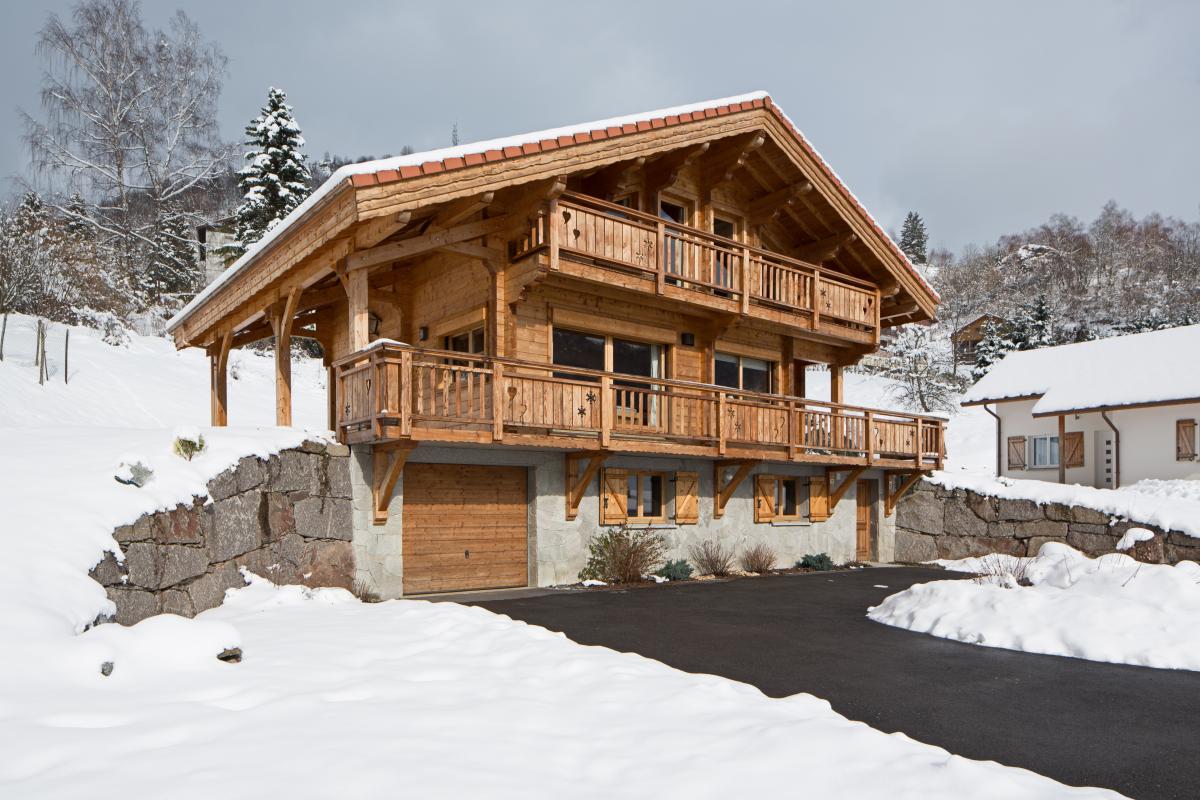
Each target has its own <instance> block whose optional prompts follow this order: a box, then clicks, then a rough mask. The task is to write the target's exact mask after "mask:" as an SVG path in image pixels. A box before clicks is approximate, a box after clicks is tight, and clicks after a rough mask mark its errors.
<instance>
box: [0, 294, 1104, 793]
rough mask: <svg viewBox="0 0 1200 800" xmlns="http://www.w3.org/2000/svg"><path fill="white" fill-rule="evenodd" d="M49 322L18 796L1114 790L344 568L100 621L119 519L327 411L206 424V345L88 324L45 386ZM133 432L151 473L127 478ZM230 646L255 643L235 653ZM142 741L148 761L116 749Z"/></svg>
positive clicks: (33, 398) (3, 431)
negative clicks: (365, 585)
mask: <svg viewBox="0 0 1200 800" xmlns="http://www.w3.org/2000/svg"><path fill="white" fill-rule="evenodd" d="M31 327H32V320H28V319H25V318H20V317H14V318H12V319H10V328H9V334H10V337H11V338H9V340H8V342H7V343H6V349H7V353H6V361H4V362H0V389H2V391H0V403H2V404H3V405H2V408H0V411H2V413H3V424H4V425H7V426H8V427H0V509H3V512H4V524H3V525H2V526H0V548H3V552H4V554H5V558H4V559H3V561H2V562H0V608H3V609H4V613H3V614H2V615H0V641H3V642H4V643H5V657H4V658H3V659H0V738H2V740H3V741H4V743H5V758H4V759H0V795H3V796H13V797H60V798H73V797H80V798H83V797H94V796H96V793H97V791H99V790H98V788H97V787H98V786H101V785H120V786H122V787H123V788H124V790H125V792H126V793H129V792H130V791H131V790H132V791H133V793H134V794H136V795H137V796H168V797H173V798H193V797H195V798H201V797H212V796H215V795H221V796H233V797H261V796H291V797H330V796H333V797H343V796H356V795H363V796H370V795H373V794H382V793H384V792H391V791H394V790H395V787H396V786H404V787H405V789H406V790H407V791H409V792H412V793H417V794H423V795H427V796H440V797H464V796H486V797H496V798H504V797H528V796H530V793H531V792H533V794H534V795H539V796H552V795H556V796H571V797H581V798H591V797H596V798H600V797H613V796H624V795H628V794H629V792H630V791H631V789H630V787H637V793H639V794H645V795H648V796H649V795H662V796H672V797H673V796H688V797H716V796H740V795H743V794H748V793H750V792H758V793H771V794H777V793H779V790H780V789H781V788H782V787H791V786H802V787H803V790H804V791H805V792H808V793H811V794H813V795H814V796H840V797H880V796H895V797H922V798H957V797H964V796H971V797H980V798H1007V797H1014V796H1020V797H1034V798H1060V797H1062V798H1066V797H1078V798H1100V797H1116V796H1117V795H1115V794H1113V793H1112V792H1108V791H1104V790H1096V789H1071V788H1069V787H1065V786H1062V785H1059V784H1057V783H1055V782H1053V781H1051V780H1049V779H1046V778H1043V777H1040V776H1038V775H1035V774H1033V773H1031V772H1028V771H1025V770H1020V769H1012V768H1007V767H1003V766H1000V765H997V764H995V763H991V762H979V761H972V760H968V759H964V758H961V757H958V756H954V755H951V754H949V753H947V752H946V751H944V750H942V749H940V748H936V747H932V746H928V745H924V744H921V743H918V742H914V741H912V740H910V739H908V738H907V737H905V736H904V735H902V734H891V735H888V734H884V733H882V732H879V731H876V730H873V729H872V728H870V727H869V726H867V725H865V724H863V723H858V722H851V721H849V720H847V719H845V718H844V717H841V716H840V715H838V714H836V713H834V712H833V711H832V710H831V709H830V707H829V705H828V704H827V703H826V702H824V701H822V700H819V699H817V698H815V697H812V696H810V695H806V694H800V695H796V696H793V697H789V698H783V699H771V698H768V697H766V696H764V695H763V694H761V693H760V692H759V691H758V690H756V689H754V688H753V687H750V686H747V685H745V684H741V683H737V682H735V681H730V680H726V679H723V678H718V677H714V676H708V675H690V674H687V673H684V672H680V671H678V670H674V669H671V668H669V667H667V666H665V665H663V664H660V663H657V662H654V661H651V660H648V659H644V658H641V657H639V656H636V655H632V654H621V653H617V652H614V651H612V650H608V649H605V648H598V647H583V646H581V645H577V644H574V643H572V642H570V641H569V640H567V639H566V638H565V637H564V636H562V635H561V634H555V633H551V632H549V631H547V630H544V629H542V628H537V627H531V626H528V625H525V624H523V623H517V622H513V621H512V620H510V619H508V618H506V617H501V616H497V615H495V614H492V613H490V612H487V611H484V610H482V609H477V608H468V607H464V606H458V605H455V604H452V603H437V604H433V603H426V602H420V601H411V600H406V601H391V602H386V603H378V604H363V603H360V602H358V601H357V600H356V599H354V598H353V597H352V596H351V595H350V594H349V593H348V592H345V591H343V590H340V589H317V590H313V589H307V588H303V587H296V586H289V587H276V586H273V585H271V584H270V583H268V582H267V581H265V580H263V579H260V578H256V577H254V576H247V577H248V580H249V586H247V587H246V588H244V589H241V590H237V591H231V592H230V593H228V595H227V600H226V603H225V605H224V606H222V607H220V608H218V609H214V610H212V611H209V612H206V613H204V614H202V615H200V616H199V617H197V618H196V619H194V620H186V619H183V618H180V617H176V616H171V615H161V616H157V617H152V618H150V619H147V620H144V621H142V622H140V623H138V624H137V625H135V626H132V627H129V628H124V627H120V626H116V625H101V626H98V627H94V628H91V629H89V630H86V631H84V632H82V633H81V631H83V629H84V628H85V627H86V626H87V625H88V624H89V623H90V622H91V621H92V620H93V619H94V618H95V617H96V615H97V614H99V613H101V612H103V611H106V610H108V605H109V604H108V601H107V599H106V597H105V594H104V590H103V589H102V588H101V587H100V586H99V584H97V583H95V582H94V581H92V580H91V579H89V578H88V577H87V571H88V569H89V568H90V567H91V566H92V565H93V564H95V563H96V561H97V560H98V559H99V558H100V557H101V554H102V553H103V552H104V551H105V550H106V549H114V548H115V547H116V543H115V542H114V541H113V539H112V536H111V532H112V530H113V528H114V527H116V526H118V525H120V524H124V523H128V522H131V521H132V520H133V519H135V518H136V517H137V516H138V515H140V514H141V513H144V512H146V511H150V510H154V509H157V508H164V507H170V506H173V505H174V504H175V503H177V502H180V501H188V500H190V499H191V498H192V496H193V495H194V494H196V493H199V492H203V491H204V484H205V482H206V480H207V479H208V478H210V477H211V476H212V475H214V474H216V473H218V472H220V471H221V470H223V469H224V468H226V467H227V466H229V465H231V464H232V463H234V462H235V461H236V460H237V459H238V458H239V457H241V456H243V455H248V454H258V455H261V456H265V455H267V454H269V453H271V452H274V451H276V450H278V449H280V448H284V447H288V446H294V445H295V444H298V443H299V442H300V441H301V440H303V439H304V438H308V437H311V436H314V435H320V434H319V432H317V433H314V432H305V431H303V430H300V429H281V428H271V427H261V428H228V429H213V428H206V427H196V426H195V422H196V420H197V419H203V417H204V414H206V413H207V408H206V407H205V403H206V401H205V400H204V399H205V398H206V390H207V386H206V383H205V381H206V377H207V364H206V363H205V362H204V360H203V359H202V358H191V357H189V356H188V354H186V353H175V352H174V351H173V350H171V348H170V346H169V345H168V344H167V343H165V342H161V341H158V340H149V339H143V338H141V337H133V340H132V341H131V343H130V345H129V347H127V348H113V347H109V346H108V345H104V344H103V343H101V342H99V341H98V340H97V339H96V335H95V334H93V333H91V332H88V331H85V330H83V329H79V331H78V332H76V331H73V332H72V334H73V335H72V337H71V338H72V342H73V343H74V345H75V346H77V347H78V350H75V351H73V352H74V355H73V357H72V363H73V364H78V369H79V371H78V373H77V374H76V375H75V376H74V377H72V380H71V383H70V384H68V385H66V386H62V385H61V384H59V383H57V382H54V381H52V383H51V384H48V385H47V386H45V387H37V385H36V375H35V374H34V372H33V369H32V368H31V366H30V364H29V361H30V360H31V359H30V355H31V343H32V334H31ZM14 334H15V335H14ZM53 336H54V334H53V331H52V333H51V338H52V339H53ZM298 366H299V365H298ZM297 373H298V376H299V375H300V374H306V373H305V371H304V370H297ZM54 374H57V373H55V372H54V371H53V370H52V375H54ZM270 375H271V362H270V360H269V359H261V358H257V357H253V356H247V357H246V358H245V360H243V361H242V362H241V369H240V374H239V376H238V378H237V380H235V381H233V382H232V386H231V389H232V391H231V397H232V403H231V405H232V407H233V416H234V418H235V420H236V419H238V417H239V416H240V415H244V416H246V417H249V418H251V419H262V418H269V414H270V412H271V410H272V407H273V399H274V398H273V395H272V392H271V391H270V387H271V383H270V380H269V378H270ZM31 381H32V386H31V385H30V383H31ZM864 385H866V384H864ZM294 388H295V395H296V398H297V399H299V400H300V401H301V406H300V407H301V408H302V409H303V408H305V407H306V406H305V405H304V403H305V402H306V401H305V396H306V395H312V397H311V398H309V399H308V400H309V401H310V402H314V405H313V406H312V409H313V410H316V409H320V410H321V411H323V395H322V394H321V391H320V387H319V386H318V385H317V384H316V382H315V381H304V380H300V381H297V383H296V385H295V387H294ZM301 416H302V417H303V415H301ZM316 416H317V417H318V418H319V417H320V415H319V414H317V415H316ZM60 417H61V419H60ZM122 425H124V426H125V427H119V426H122ZM177 426H191V427H194V428H195V430H194V431H193V432H194V433H196V434H197V435H203V436H204V438H205V441H206V442H207V445H208V446H207V448H206V450H205V451H204V452H202V453H200V454H198V455H197V456H196V457H195V458H194V460H192V461H190V462H188V461H184V460H183V459H181V458H179V457H178V456H175V455H174V454H173V453H172V452H171V443H172V440H173V437H174V433H175V432H176V431H175V428H176V427H177ZM120 453H127V454H128V458H127V460H129V461H142V462H144V463H145V464H146V465H147V466H149V467H150V468H152V469H153V470H154V479H153V480H152V481H151V482H150V483H148V484H147V485H146V486H145V487H143V488H137V487H134V486H125V485H122V484H119V483H118V482H116V481H115V480H113V475H112V473H113V465H114V461H115V459H114V456H115V455H116V454H120ZM232 647H238V648H240V649H241V650H242V653H243V660H242V662H241V663H238V664H228V663H224V662H221V661H219V660H218V659H217V658H216V655H217V654H218V653H220V652H221V651H223V650H226V649H227V648H232ZM106 672H107V673H108V674H107V675H105V673H106ZM463 753H470V754H471V758H470V763H469V766H468V767H464V765H463V764H464V762H463V761H462V754H463ZM647 753H653V756H652V757H647ZM135 761H136V764H135V765H134V762H135ZM310 764H313V765H320V768H319V769H312V768H306V765H310ZM711 764H720V765H722V769H720V770H712V769H706V768H705V767H706V766H708V765H711ZM830 764H837V765H838V768H837V769H831V768H830V766H829V765H830ZM122 765H124V766H129V765H134V766H133V767H131V768H132V769H134V771H133V772H132V773H130V775H129V776H122V775H119V774H117V773H115V772H114V770H115V769H117V768H123V766H122ZM131 781H132V783H131Z"/></svg>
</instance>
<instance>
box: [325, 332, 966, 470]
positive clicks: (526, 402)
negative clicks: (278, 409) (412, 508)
mask: <svg viewBox="0 0 1200 800" xmlns="http://www.w3.org/2000/svg"><path fill="white" fill-rule="evenodd" d="M335 367H336V371H337V398H338V401H337V402H338V420H337V432H338V436H339V438H340V439H341V440H342V441H343V442H346V443H362V442H371V443H380V442H394V441H405V440H407V441H412V442H422V441H429V442H444V443H456V442H457V443H473V444H487V445H507V446H523V447H552V448H558V449H563V450H597V451H613V452H629V453H648V454H663V455H675V456H700V457H711V458H721V459H746V460H751V459H752V460H770V461H796V462H809V463H818V464H826V465H843V464H845V465H851V466H865V467H883V468H887V469H897V470H910V471H911V470H929V469H940V468H941V465H942V454H943V449H944V447H943V444H944V438H943V435H944V431H943V425H942V420H940V419H938V418H937V417H928V416H922V415H914V414H905V413H900V412H894V411H885V410H880V409H871V408H861V407H857V406H847V405H841V404H836V403H823V402H819V401H813V400H806V399H804V398H799V397H786V396H781V395H770V394H758V393H753V392H741V391H737V390H732V389H727V388H724V387H717V386H710V385H706V384H699V383H691V382H687V381H676V380H666V379H657V378H653V379H648V378H643V377H638V376H630V375H617V374H612V373H606V372H595V371H590V370H582V369H573V368H567V367H558V366H548V365H546V364H535V363H530V362H522V361H516V360H513V359H504V358H490V357H484V356H472V355H467V354H464V353H452V352H447V351H437V350H417V349H414V348H412V347H410V346H408V345H404V344H400V343H395V342H388V341H379V342H376V343H374V344H373V345H372V346H371V347H369V348H368V349H366V350H363V351H360V352H358V353H355V354H353V355H351V356H348V357H347V358H344V359H342V360H341V361H339V362H337V363H336V365H335Z"/></svg>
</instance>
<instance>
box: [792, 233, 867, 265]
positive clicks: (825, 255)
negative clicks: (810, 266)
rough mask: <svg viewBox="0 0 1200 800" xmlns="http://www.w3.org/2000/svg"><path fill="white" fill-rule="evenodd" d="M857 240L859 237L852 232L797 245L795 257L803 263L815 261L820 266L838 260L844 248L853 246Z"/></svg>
mask: <svg viewBox="0 0 1200 800" xmlns="http://www.w3.org/2000/svg"><path fill="white" fill-rule="evenodd" d="M857 239H858V235H857V234H855V233H853V232H851V231H846V232H844V233H836V234H834V235H833V236H826V237H825V238H824V239H820V240H818V241H815V242H806V243H804V244H797V245H795V248H796V249H795V251H794V255H795V256H796V258H799V259H800V260H802V261H813V262H816V263H818V264H819V263H820V262H822V261H829V260H831V259H834V258H837V256H838V253H840V252H841V251H842V248H843V247H846V246H847V245H849V244H852V243H853V242H855V241H857Z"/></svg>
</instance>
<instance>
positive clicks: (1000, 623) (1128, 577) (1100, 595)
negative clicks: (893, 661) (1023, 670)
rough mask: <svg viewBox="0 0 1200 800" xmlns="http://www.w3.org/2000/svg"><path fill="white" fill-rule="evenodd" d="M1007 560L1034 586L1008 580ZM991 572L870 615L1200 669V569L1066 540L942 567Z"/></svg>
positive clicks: (906, 596)
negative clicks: (1097, 552)
mask: <svg viewBox="0 0 1200 800" xmlns="http://www.w3.org/2000/svg"><path fill="white" fill-rule="evenodd" d="M1002 559H1003V560H1004V561H1005V562H1006V564H1007V566H1009V567H1010V568H1012V569H1014V571H1015V570H1019V569H1023V570H1024V574H1025V577H1026V578H1027V579H1028V581H1029V582H1030V583H1031V584H1032V585H1030V586H1018V585H1016V584H1015V582H1014V581H1011V580H1004V579H1003V578H1002V577H1001V576H1000V575H998V574H997V573H998V572H999V570H997V569H996V567H997V566H998V565H999V564H1000V563H1001V560H1002ZM939 563H942V564H943V565H944V566H947V567H949V568H951V569H960V570H963V571H968V572H985V573H991V574H989V575H986V576H985V577H984V578H981V579H978V580H946V581H933V582H931V583H924V584H918V585H916V586H912V587H910V588H909V589H906V590H905V591H903V592H899V593H897V594H894V595H891V596H890V597H888V598H887V599H885V600H884V601H883V602H882V603H880V604H879V605H878V606H875V607H874V608H872V609H871V610H870V612H869V613H868V616H869V617H870V618H871V619H873V620H875V621H876V622H882V623H884V624H887V625H894V626H896V627H900V628H907V629H909V630H913V631H918V632H921V633H928V634H932V635H933V636H940V637H942V638H946V639H957V640H958V641H962V642H969V643H971V644H980V645H985V646H988V647H1001V648H1005V649H1008V650H1024V651H1027V652H1031V653H1048V654H1051V655H1060V656H1074V657H1076V658H1086V659H1090V660H1093V661H1112V662H1118V663H1123V664H1137V665H1141V666H1146V667H1161V668H1166V669H1188V670H1200V627H1198V626H1197V625H1196V620H1197V619H1200V565H1197V564H1196V563H1194V562H1191V561H1183V562H1180V563H1179V564H1177V565H1175V566H1168V565H1165V564H1142V563H1139V562H1137V561H1134V560H1133V559H1132V558H1130V557H1129V556H1126V555H1124V554H1121V553H1115V554H1111V555H1105V556H1101V557H1099V558H1088V557H1087V556H1085V555H1083V554H1082V553H1080V552H1079V551H1077V550H1074V549H1072V548H1071V547H1068V546H1067V545H1064V544H1058V543H1055V542H1049V543H1047V544H1044V545H1042V549H1041V551H1040V553H1039V554H1038V556H1037V557H1036V558H1031V559H1012V558H1007V559H1005V557H1003V556H1000V557H996V556H988V557H984V558H982V559H979V558H976V559H963V560H962V561H961V562H959V563H953V562H939Z"/></svg>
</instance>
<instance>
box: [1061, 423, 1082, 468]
mask: <svg viewBox="0 0 1200 800" xmlns="http://www.w3.org/2000/svg"><path fill="white" fill-rule="evenodd" d="M1062 459H1063V466H1065V467H1082V466H1083V431H1071V432H1070V433H1067V434H1064V435H1063V441H1062Z"/></svg>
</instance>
